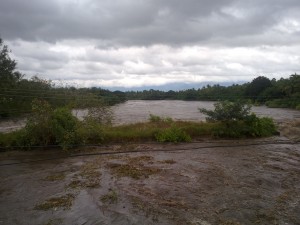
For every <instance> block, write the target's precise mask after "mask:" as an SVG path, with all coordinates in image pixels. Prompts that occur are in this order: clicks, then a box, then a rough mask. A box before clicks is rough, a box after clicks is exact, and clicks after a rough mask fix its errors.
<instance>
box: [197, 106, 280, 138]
mask: <svg viewBox="0 0 300 225" xmlns="http://www.w3.org/2000/svg"><path fill="white" fill-rule="evenodd" d="M199 110H200V112H202V113H204V114H206V115H208V117H207V118H206V119H207V120H208V121H210V122H216V127H215V128H214V129H213V132H212V134H213V136H215V137H231V138H240V137H265V136H271V135H273V134H275V133H276V127H275V124H274V122H273V120H272V119H271V118H266V117H264V118H258V117H257V116H256V115H255V114H253V113H252V114H250V110H251V106H250V105H248V104H245V103H243V102H228V101H223V102H218V103H216V104H215V109H214V110H206V109H199Z"/></svg>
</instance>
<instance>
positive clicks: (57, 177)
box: [43, 173, 66, 181]
mask: <svg viewBox="0 0 300 225" xmlns="http://www.w3.org/2000/svg"><path fill="white" fill-rule="evenodd" d="M65 177H66V176H65V174H63V173H57V174H51V175H49V176H47V177H45V178H44V179H43V180H44V181H61V180H64V179H65Z"/></svg>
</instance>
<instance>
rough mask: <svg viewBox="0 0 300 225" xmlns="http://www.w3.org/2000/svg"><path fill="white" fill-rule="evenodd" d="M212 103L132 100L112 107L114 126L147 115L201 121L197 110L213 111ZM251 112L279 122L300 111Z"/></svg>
mask: <svg viewBox="0 0 300 225" xmlns="http://www.w3.org/2000/svg"><path fill="white" fill-rule="evenodd" d="M213 104H214V102H204V101H177V100H176V101H175V100H174V101H169V100H164V101H143V100H134V101H133V100H132V101H127V102H125V103H122V104H119V105H116V106H114V107H113V111H114V115H115V120H114V123H115V124H125V123H135V122H143V121H147V120H148V118H149V114H155V115H159V116H163V117H167V116H168V117H172V118H173V119H176V120H190V121H203V120H205V115H204V114H201V113H200V112H199V110H198V108H206V109H213V108H214V106H213ZM252 111H253V112H254V113H256V114H257V115H258V116H268V117H272V118H273V119H274V120H276V121H278V122H280V121H283V120H291V119H295V118H300V111H298V110H292V109H278V108H267V107H266V106H253V107H252Z"/></svg>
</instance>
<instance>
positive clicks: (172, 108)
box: [0, 100, 300, 132]
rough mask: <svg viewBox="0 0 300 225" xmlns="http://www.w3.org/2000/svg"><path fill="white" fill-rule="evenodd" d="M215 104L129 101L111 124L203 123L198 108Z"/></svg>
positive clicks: (271, 112)
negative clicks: (152, 117) (155, 118)
mask: <svg viewBox="0 0 300 225" xmlns="http://www.w3.org/2000/svg"><path fill="white" fill-rule="evenodd" d="M214 103H215V102H209V101H177V100H172V101H170V100H161V101H157V100H155V101H144V100H130V101H127V102H125V103H121V104H118V105H115V106H113V107H112V111H113V113H114V121H113V124H114V125H120V124H129V123H136V122H145V121H147V120H148V119H149V115H150V114H153V115H158V116H161V117H171V118H173V119H175V120H188V121H204V120H205V115H204V114H201V113H200V112H199V110H198V108H206V109H213V108H214ZM252 111H253V112H254V113H256V114H257V115H258V116H260V117H263V116H267V117H272V118H273V119H274V120H275V121H276V122H283V121H287V120H294V119H297V118H300V111H299V110H292V109H281V108H268V107H266V106H253V107H252ZM73 113H74V115H76V116H77V117H79V118H83V117H84V116H85V115H86V114H87V110H74V111H73ZM25 122H26V120H24V119H22V120H16V121H5V122H1V123H0V132H8V131H11V130H15V129H18V128H20V127H22V126H24V124H25Z"/></svg>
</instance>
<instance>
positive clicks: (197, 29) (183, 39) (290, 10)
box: [0, 0, 300, 46]
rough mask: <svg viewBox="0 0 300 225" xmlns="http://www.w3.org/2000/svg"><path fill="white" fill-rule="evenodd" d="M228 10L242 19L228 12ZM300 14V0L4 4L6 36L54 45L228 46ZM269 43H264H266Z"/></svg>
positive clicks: (11, 0)
mask: <svg viewBox="0 0 300 225" xmlns="http://www.w3.org/2000/svg"><path fill="white" fill-rule="evenodd" d="M226 8H227V9H228V8H231V9H233V10H235V11H236V12H237V13H240V14H241V16H242V18H239V17H236V16H234V15H233V14H231V13H230V11H227V13H226V11H224V9H226ZM299 9H300V2H299V1H298V0H286V1H282V0H274V1H271V2H270V1H267V0H261V1H259V0H252V1H250V0H246V1H244V0H243V1H242V0H212V1H206V0H187V1H182V0H152V1H142V0H131V1H121V0H116V1H109V0H101V1H96V0H85V1H83V0H82V1H76V2H75V1H59V0H56V1H40V0H28V1H23V0H2V2H1V8H0V28H1V29H0V32H1V33H0V35H2V36H3V37H4V38H7V39H16V38H21V39H24V40H32V41H34V40H44V41H48V42H57V41H61V40H64V39H98V40H101V41H103V42H105V43H107V44H110V45H112V46H113V45H119V46H124V45H131V46H132V45H153V44H167V45H189V44H197V43H198V44H199V43H205V44H215V43H217V44H224V45H226V44H228V43H230V41H231V40H232V39H235V38H240V37H247V38H251V37H252V36H257V35H259V34H264V33H266V32H267V31H268V30H269V29H271V28H272V27H273V26H275V25H276V24H278V23H279V22H280V21H281V20H282V19H284V18H287V17H289V16H290V15H291V14H295V12H297V11H298V12H299ZM295 16H296V14H295ZM295 19H296V20H298V21H299V17H297V18H295ZM295 35H297V34H293V35H291V34H289V35H288V36H287V35H285V38H292V37H293V36H295ZM269 38H270V37H269V36H268V35H265V36H264V38H261V42H262V44H265V43H266V42H267V41H268V39H269ZM249 42H250V41H249ZM230 44H232V45H234V43H230ZM241 44H242V43H241ZM249 44H251V43H249ZM253 44H254V45H257V44H260V43H256V42H253Z"/></svg>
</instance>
